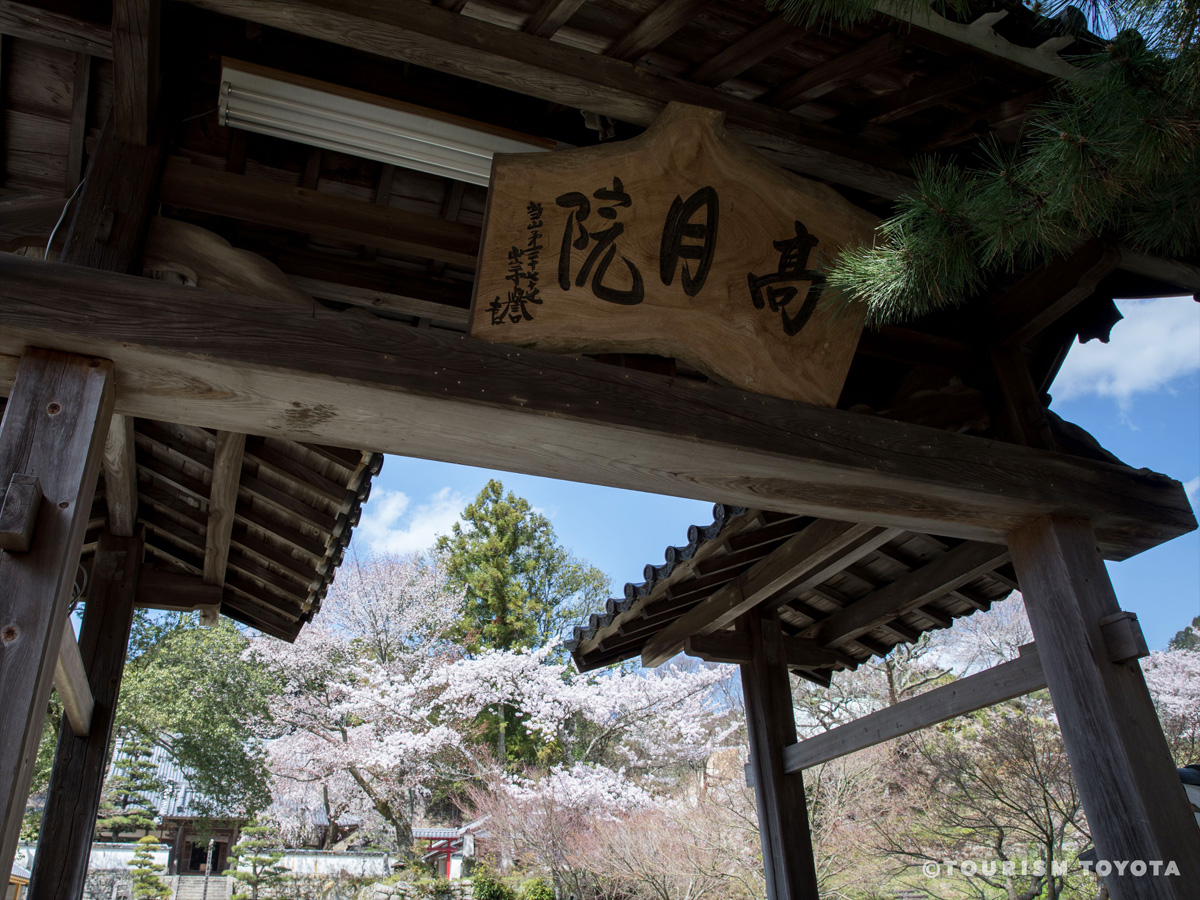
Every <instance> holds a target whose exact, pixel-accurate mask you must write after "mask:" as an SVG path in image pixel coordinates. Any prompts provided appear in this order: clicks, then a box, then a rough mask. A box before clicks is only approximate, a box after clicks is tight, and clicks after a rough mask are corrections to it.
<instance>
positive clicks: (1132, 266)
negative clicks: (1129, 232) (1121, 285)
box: [1120, 247, 1200, 296]
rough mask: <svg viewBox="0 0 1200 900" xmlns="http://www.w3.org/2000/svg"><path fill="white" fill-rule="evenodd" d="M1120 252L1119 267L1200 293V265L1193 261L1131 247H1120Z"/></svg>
mask: <svg viewBox="0 0 1200 900" xmlns="http://www.w3.org/2000/svg"><path fill="white" fill-rule="evenodd" d="M1120 252H1121V263H1120V267H1121V268H1122V269H1124V270H1125V271H1126V272H1133V273H1134V274H1135V275H1144V276H1145V277H1146V278H1154V279H1156V280H1158V281H1164V282H1166V283H1167V284H1173V285H1176V286H1178V287H1179V288H1181V289H1182V292H1185V293H1190V294H1192V295H1193V296H1197V295H1200V266H1198V265H1196V264H1195V263H1188V262H1184V261H1183V260H1179V259H1167V258H1166V257H1162V256H1155V255H1153V254H1151V253H1143V252H1142V251H1140V250H1134V249H1133V248H1132V247H1121V248H1120Z"/></svg>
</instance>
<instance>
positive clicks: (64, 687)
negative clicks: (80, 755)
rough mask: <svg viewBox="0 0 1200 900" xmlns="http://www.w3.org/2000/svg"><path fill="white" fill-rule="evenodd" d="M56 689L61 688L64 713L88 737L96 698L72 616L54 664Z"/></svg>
mask: <svg viewBox="0 0 1200 900" xmlns="http://www.w3.org/2000/svg"><path fill="white" fill-rule="evenodd" d="M54 689H55V690H56V691H58V699H59V700H61V701H62V705H63V712H64V714H65V715H66V717H67V721H68V722H69V723H70V724H71V730H72V731H73V732H75V736H76V737H87V735H88V731H89V729H90V728H91V727H92V713H93V711H94V710H95V708H96V703H95V701H94V700H93V699H92V689H91V687H90V686H89V685H88V677H87V670H86V669H85V668H84V666H83V657H82V656H80V655H79V644H78V643H77V642H76V641H75V630H74V629H73V628H72V627H71V620H70V619H68V620H67V621H66V622H64V623H63V629H62V639H61V640H60V641H59V645H58V662H56V663H55V664H54Z"/></svg>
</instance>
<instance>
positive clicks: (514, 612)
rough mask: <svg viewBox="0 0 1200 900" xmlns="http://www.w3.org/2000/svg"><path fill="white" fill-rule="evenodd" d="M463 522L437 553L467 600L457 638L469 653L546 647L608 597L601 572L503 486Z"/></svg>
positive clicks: (474, 505)
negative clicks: (565, 546) (563, 543)
mask: <svg viewBox="0 0 1200 900" xmlns="http://www.w3.org/2000/svg"><path fill="white" fill-rule="evenodd" d="M462 519H463V522H462V523H459V522H456V523H455V524H454V528H453V531H452V533H451V534H450V535H449V536H442V537H440V538H438V543H437V549H438V551H439V552H440V553H442V554H443V556H444V563H445V566H446V572H447V574H448V575H449V578H450V581H451V583H452V584H454V585H455V586H457V587H459V588H461V589H462V590H463V592H464V593H465V595H466V598H467V602H466V607H465V611H464V614H463V619H462V622H461V623H460V625H459V628H458V632H459V637H460V638H461V640H462V641H463V643H464V644H465V646H466V647H467V649H468V650H469V651H470V652H472V653H476V652H479V651H480V650H485V649H498V650H518V649H528V648H530V647H536V646H541V645H542V644H545V643H546V641H548V640H549V639H550V638H552V637H554V636H555V635H557V634H558V633H559V632H560V631H561V630H562V628H563V627H564V626H565V625H566V624H567V623H569V622H574V621H576V620H578V619H579V618H582V616H583V612H584V610H586V609H589V608H591V607H592V606H593V605H594V604H595V603H596V602H598V601H599V600H600V599H602V598H603V597H604V595H605V594H606V593H607V592H608V579H607V578H606V577H605V576H604V574H603V573H602V572H600V571H599V570H598V569H596V568H595V567H593V566H589V565H587V564H586V563H584V562H583V561H581V560H578V559H576V558H574V557H572V556H571V555H570V554H568V553H567V551H566V550H565V549H563V548H562V547H561V546H560V545H559V544H558V540H557V538H556V537H555V534H554V529H553V527H552V526H551V525H550V522H549V520H548V519H546V517H545V516H542V515H539V514H538V513H536V512H534V511H533V508H532V507H531V506H530V505H529V501H527V500H524V499H522V498H520V497H516V496H514V495H513V494H512V493H511V492H510V493H508V494H507V495H505V493H504V485H502V484H501V483H500V482H499V481H496V480H494V479H493V480H491V481H489V482H488V483H487V485H486V486H485V487H484V489H483V490H482V491H480V492H479V496H478V497H476V498H475V500H474V501H472V502H471V503H470V504H469V505H468V506H467V508H466V509H464V510H463V513H462ZM463 523H465V524H463Z"/></svg>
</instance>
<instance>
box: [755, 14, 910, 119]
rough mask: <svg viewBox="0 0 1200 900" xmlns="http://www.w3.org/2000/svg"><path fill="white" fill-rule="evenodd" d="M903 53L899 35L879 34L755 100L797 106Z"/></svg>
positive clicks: (784, 107)
mask: <svg viewBox="0 0 1200 900" xmlns="http://www.w3.org/2000/svg"><path fill="white" fill-rule="evenodd" d="M903 54H904V42H903V41H902V40H901V39H900V38H899V37H897V36H896V35H894V34H892V33H891V32H888V33H886V34H881V35H879V36H878V37H876V38H872V39H871V40H869V41H867V43H865V44H863V45H861V46H859V47H855V48H854V49H853V50H849V51H847V52H846V53H843V54H842V55H841V56H835V57H834V58H833V59H828V60H826V61H825V62H823V63H820V64H818V65H816V66H814V67H813V68H811V69H809V70H808V71H807V72H805V73H804V74H803V75H797V76H796V77H795V78H793V79H791V80H790V81H785V82H784V83H783V84H781V85H778V86H777V87H774V88H772V89H771V90H770V91H768V92H767V93H766V94H764V95H763V96H762V97H760V98H759V101H760V102H762V103H764V104H766V105H768V106H778V107H780V108H782V109H792V110H795V109H799V108H800V107H801V106H804V105H805V104H806V103H811V102H812V101H813V100H816V99H817V98H818V97H823V96H825V95H826V94H828V93H832V92H833V91H836V90H837V89H838V88H840V87H844V86H845V85H847V84H851V83H853V82H855V81H858V79H860V78H862V77H863V76H864V75H868V74H870V73H871V72H874V71H875V70H876V69H881V68H883V67H884V66H887V65H890V64H892V63H894V62H895V61H896V60H898V59H899V58H900V57H901V56H902V55H903Z"/></svg>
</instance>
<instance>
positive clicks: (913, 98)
mask: <svg viewBox="0 0 1200 900" xmlns="http://www.w3.org/2000/svg"><path fill="white" fill-rule="evenodd" d="M982 77H983V75H982V73H981V72H980V70H979V66H978V65H977V64H975V63H974V62H968V63H964V64H963V65H961V66H959V67H958V68H957V69H955V70H954V71H953V72H939V73H936V74H931V75H927V76H926V77H925V78H922V79H921V80H920V81H918V82H917V83H916V84H913V85H911V86H910V87H907V88H905V89H903V90H901V91H897V92H896V93H894V94H886V95H884V96H882V97H880V98H878V99H877V100H874V101H872V102H871V103H868V104H865V105H864V106H861V107H857V108H855V109H854V110H853V111H852V112H849V113H847V114H846V115H845V116H838V117H837V119H834V120H832V122H831V124H833V125H835V126H839V127H841V128H843V129H844V130H846V131H862V130H865V129H867V128H873V127H875V126H876V125H886V124H888V123H889V122H896V121H899V120H900V119H903V118H906V117H908V116H911V115H913V114H915V113H918V112H920V111H921V110H923V109H929V108H930V107H931V106H937V105H938V104H940V103H944V102H945V101H946V100H949V99H951V98H953V97H957V96H958V95H959V94H961V93H963V92H965V91H968V90H970V89H971V88H973V87H974V86H975V85H977V84H978V83H979V81H980V80H981V78H982Z"/></svg>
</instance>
